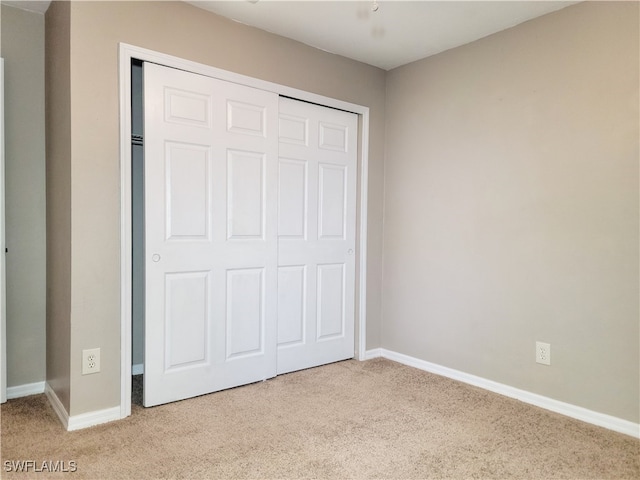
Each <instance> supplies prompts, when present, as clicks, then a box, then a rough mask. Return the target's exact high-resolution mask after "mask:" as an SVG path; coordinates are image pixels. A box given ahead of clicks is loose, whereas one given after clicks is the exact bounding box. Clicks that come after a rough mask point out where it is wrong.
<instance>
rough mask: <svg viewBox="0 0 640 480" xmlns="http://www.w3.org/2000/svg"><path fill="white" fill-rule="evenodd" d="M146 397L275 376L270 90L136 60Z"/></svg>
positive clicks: (173, 396) (162, 399)
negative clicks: (141, 125) (141, 127)
mask: <svg viewBox="0 0 640 480" xmlns="http://www.w3.org/2000/svg"><path fill="white" fill-rule="evenodd" d="M144 109H145V117H144V119H145V133H144V144H145V215H146V218H145V229H146V238H145V262H146V282H145V283H146V318H145V375H144V404H145V406H152V405H157V404H161V403H166V402H170V401H175V400H179V399H183V398H188V397H193V396H196V395H201V394H204V393H209V392H213V391H217V390H221V389H225V388H230V387H234V386H237V385H242V384H247V383H251V382H255V381H259V380H263V379H266V378H269V377H273V376H274V375H275V374H276V341H277V339H276V335H277V324H276V322H277V299H278V291H277V281H278V268H277V254H278V252H277V232H276V225H277V175H278V172H277V155H278V153H277V152H278V131H277V125H278V96H277V95H276V94H274V93H270V92H265V91H261V90H257V89H253V88H250V87H246V86H241V85H237V84H234V83H230V82H224V81H221V80H216V79H212V78H209V77H205V76H201V75H196V74H193V73H187V72H184V71H180V70H175V69H171V68H167V67H162V66H158V65H155V64H150V63H145V64H144Z"/></svg>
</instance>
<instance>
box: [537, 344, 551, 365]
mask: <svg viewBox="0 0 640 480" xmlns="http://www.w3.org/2000/svg"><path fill="white" fill-rule="evenodd" d="M536 362H537V363H541V364H542V365H551V345H550V344H548V343H544V342H536Z"/></svg>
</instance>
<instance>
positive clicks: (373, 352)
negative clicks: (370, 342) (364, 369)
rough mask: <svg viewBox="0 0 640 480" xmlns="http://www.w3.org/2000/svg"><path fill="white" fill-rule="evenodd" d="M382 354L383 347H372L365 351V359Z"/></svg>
mask: <svg viewBox="0 0 640 480" xmlns="http://www.w3.org/2000/svg"><path fill="white" fill-rule="evenodd" d="M381 356H382V348H372V349H371V350H367V351H366V352H364V359H365V360H371V359H372V358H378V357H381Z"/></svg>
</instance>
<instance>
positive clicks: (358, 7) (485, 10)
mask: <svg viewBox="0 0 640 480" xmlns="http://www.w3.org/2000/svg"><path fill="white" fill-rule="evenodd" d="M187 3H191V4H193V5H195V6H197V7H200V8H203V9H206V10H209V11H212V12H215V13H217V14H219V15H223V16H225V17H228V18H231V19H234V20H236V21H238V22H241V23H244V24H247V25H252V26H255V27H258V28H260V29H262V30H267V31H269V32H272V33H276V34H278V35H281V36H284V37H288V38H292V39H294V40H298V41H300V42H303V43H306V44H307V45H311V46H313V47H316V48H319V49H322V50H326V51H328V52H331V53H336V54H338V55H342V56H345V57H348V58H352V59H354V60H358V61H361V62H364V63H368V64H370V65H374V66H377V67H380V68H382V69H385V70H390V69H392V68H395V67H398V66H400V65H404V64H406V63H410V62H413V61H415V60H419V59H421V58H424V57H428V56H430V55H434V54H436V53H439V52H442V51H444V50H448V49H450V48H454V47H457V46H460V45H464V44H465V43H470V42H473V41H474V40H478V39H479V38H482V37H486V36H487V35H491V34H492V33H496V32H499V31H501V30H505V29H507V28H510V27H513V26H515V25H518V24H519V23H522V22H525V21H527V20H530V19H532V18H535V17H539V16H540V15H544V14H546V13H550V12H553V11H555V10H559V9H561V8H564V7H566V6H569V5H572V4H575V3H578V2H564V1H478V0H476V1H451V0H450V1H439V2H438V1H400V0H377V2H376V3H377V5H378V10H377V11H375V12H374V11H373V9H372V7H373V5H374V2H373V1H372V0H360V1H335V0H320V1H304V0H297V1H279V0H236V1H205V0H197V1H188V0H187Z"/></svg>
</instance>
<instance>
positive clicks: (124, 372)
mask: <svg viewBox="0 0 640 480" xmlns="http://www.w3.org/2000/svg"><path fill="white" fill-rule="evenodd" d="M134 59H135V60H141V61H146V62H152V63H157V64H160V65H164V66H166V67H172V68H177V69H181V70H185V71H188V72H192V73H198V74H201V75H206V76H209V77H213V78H218V79H220V80H226V81H229V82H234V83H238V84H241V85H246V86H248V87H253V88H258V89H261V90H266V91H269V92H273V93H276V94H278V95H281V96H285V97H291V98H295V99H298V100H302V101H306V102H310V103H316V104H318V105H323V106H327V107H331V108H337V109H340V110H346V111H348V112H352V113H355V114H357V115H358V117H359V122H358V127H359V135H358V150H359V157H358V162H359V168H360V175H359V177H358V179H357V181H358V187H357V188H358V189H359V192H360V195H359V197H358V206H357V218H358V220H359V228H358V236H359V238H358V242H357V248H358V250H359V255H358V259H357V260H358V262H357V267H356V276H357V284H356V297H357V298H356V305H357V314H356V319H355V343H356V344H355V358H356V359H358V360H365V359H366V299H367V295H366V289H367V281H366V280H367V199H368V192H367V190H368V188H367V187H368V163H369V108H368V107H365V106H362V105H357V104H353V103H349V102H344V101H341V100H336V99H333V98H329V97H325V96H322V95H317V94H314V93H310V92H306V91H304V90H299V89H295V88H291V87H287V86H284V85H279V84H276V83H272V82H267V81H264V80H259V79H256V78H253V77H249V76H246V75H240V74H237V73H234V72H229V71H227V70H222V69H219V68H215V67H212V66H209V65H204V64H201V63H197V62H192V61H190V60H185V59H182V58H179V57H175V56H172V55H167V54H164V53H160V52H156V51H153V50H149V49H145V48H141V47H136V46H133V45H129V44H126V43H120V46H119V96H120V329H121V331H120V341H121V345H120V355H121V358H120V418H125V417H127V416H129V415H131V353H132V352H131V350H132V347H131V327H132V324H131V323H132V315H131V307H132V298H131V297H132V295H131V289H132V279H131V270H132V266H131V262H132V250H131V249H132V232H131V206H132V200H131V195H132V192H131V61H132V60H134ZM357 227H358V226H357Z"/></svg>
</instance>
